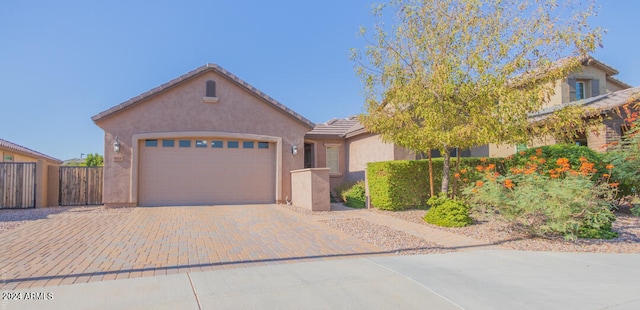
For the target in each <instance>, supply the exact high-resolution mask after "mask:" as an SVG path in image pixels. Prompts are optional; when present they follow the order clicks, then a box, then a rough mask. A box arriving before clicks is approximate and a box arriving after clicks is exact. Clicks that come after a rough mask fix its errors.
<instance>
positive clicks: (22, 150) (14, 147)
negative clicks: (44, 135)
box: [0, 139, 62, 164]
mask: <svg viewBox="0 0 640 310" xmlns="http://www.w3.org/2000/svg"><path fill="white" fill-rule="evenodd" d="M0 147H2V148H5V149H8V150H12V151H16V152H19V153H23V154H27V155H31V156H33V157H36V158H40V159H46V160H49V161H52V162H55V163H57V164H61V163H62V160H59V159H57V158H54V157H51V156H49V155H45V154H42V153H40V152H37V151H34V150H32V149H30V148H26V147H24V146H21V145H17V144H15V143H13V142H9V141H7V140H4V139H0Z"/></svg>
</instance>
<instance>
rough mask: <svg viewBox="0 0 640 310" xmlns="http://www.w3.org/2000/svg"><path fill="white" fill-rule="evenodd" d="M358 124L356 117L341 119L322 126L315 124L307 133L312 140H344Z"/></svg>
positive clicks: (332, 120)
mask: <svg viewBox="0 0 640 310" xmlns="http://www.w3.org/2000/svg"><path fill="white" fill-rule="evenodd" d="M357 124H360V122H358V119H357V118H356V116H350V117H347V118H342V119H337V118H334V119H331V120H329V121H327V122H326V123H324V124H316V126H315V127H314V128H313V130H311V131H309V132H307V136H308V137H314V138H320V137H323V138H344V137H345V135H346V134H347V132H348V131H349V130H350V129H351V128H352V127H354V126H355V125H357Z"/></svg>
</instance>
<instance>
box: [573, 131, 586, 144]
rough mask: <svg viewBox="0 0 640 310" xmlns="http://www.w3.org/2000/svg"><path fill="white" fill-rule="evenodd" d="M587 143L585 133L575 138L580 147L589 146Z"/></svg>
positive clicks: (574, 140)
mask: <svg viewBox="0 0 640 310" xmlns="http://www.w3.org/2000/svg"><path fill="white" fill-rule="evenodd" d="M587 141H588V139H587V134H586V133H584V132H581V133H578V134H577V135H576V137H574V138H573V142H574V143H575V144H576V145H579V146H588V143H587Z"/></svg>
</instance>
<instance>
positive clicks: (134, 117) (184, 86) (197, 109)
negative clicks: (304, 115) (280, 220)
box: [96, 71, 310, 205]
mask: <svg viewBox="0 0 640 310" xmlns="http://www.w3.org/2000/svg"><path fill="white" fill-rule="evenodd" d="M207 80H214V81H215V82H216V88H217V89H216V95H217V97H218V98H219V101H218V102H217V103H204V102H203V97H204V96H205V94H206V88H205V83H206V81H207ZM96 124H97V125H98V126H100V127H101V128H102V129H104V131H105V139H104V141H105V145H104V154H105V167H104V180H105V182H104V193H103V197H104V202H105V204H112V205H120V204H122V205H131V204H136V203H137V201H132V200H133V199H132V187H134V186H138V184H132V181H131V180H132V161H133V160H136V158H135V156H134V154H133V143H135V141H133V135H134V134H141V133H161V132H197V131H202V132H229V133H245V134H257V135H266V136H273V137H280V138H281V139H282V145H281V151H282V163H281V165H280V166H281V170H282V171H281V172H282V174H281V175H282V182H281V183H282V184H281V186H280V189H281V190H280V191H281V195H280V196H281V197H280V198H281V200H280V201H278V202H282V200H283V199H284V197H286V196H291V193H290V189H291V182H290V180H291V178H290V173H289V172H290V171H291V170H297V169H302V168H303V159H304V158H303V155H302V152H299V153H298V155H292V153H291V147H292V145H294V144H295V145H297V147H298V148H299V149H302V147H303V143H304V142H303V141H304V135H305V133H306V132H307V131H309V130H310V129H309V128H307V127H306V126H304V125H303V124H302V123H300V122H298V121H297V120H294V119H293V118H292V117H290V116H289V115H287V114H285V113H283V112H282V111H280V110H277V109H276V108H275V107H274V106H272V105H270V104H268V103H266V102H265V101H264V100H263V99H261V98H258V97H257V96H256V95H254V94H253V93H250V92H248V91H247V90H245V89H244V88H241V87H240V86H238V85H237V84H235V83H234V82H232V81H230V80H229V79H227V78H226V77H223V76H221V75H218V74H217V73H215V72H212V71H206V72H204V73H203V74H200V75H198V76H195V77H193V78H191V79H188V80H187V81H185V82H182V83H180V84H177V85H175V86H173V87H171V88H169V89H167V90H165V91H162V92H160V93H158V94H156V95H155V96H153V97H151V98H147V99H145V101H143V102H139V103H137V104H135V105H133V106H130V107H128V108H126V109H124V110H121V111H119V112H116V113H115V114H113V115H110V116H107V117H105V118H102V119H100V120H98V121H96ZM116 136H118V139H119V142H120V153H119V154H116V153H114V149H113V144H114V141H115V137H116ZM120 156H121V158H122V160H120V158H119V157H120Z"/></svg>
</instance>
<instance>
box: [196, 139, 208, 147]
mask: <svg viewBox="0 0 640 310" xmlns="http://www.w3.org/2000/svg"><path fill="white" fill-rule="evenodd" d="M196 147H197V148H206V147H207V140H196Z"/></svg>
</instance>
